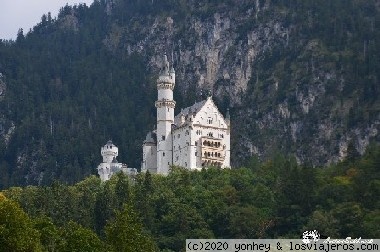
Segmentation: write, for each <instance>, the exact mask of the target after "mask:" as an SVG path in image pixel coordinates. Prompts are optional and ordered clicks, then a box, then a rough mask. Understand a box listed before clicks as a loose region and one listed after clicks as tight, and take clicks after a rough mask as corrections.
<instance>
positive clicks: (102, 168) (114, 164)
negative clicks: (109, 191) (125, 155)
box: [97, 140, 137, 181]
mask: <svg viewBox="0 0 380 252" xmlns="http://www.w3.org/2000/svg"><path fill="white" fill-rule="evenodd" d="M100 153H101V155H102V157H103V162H102V163H100V164H99V165H98V168H97V170H98V174H99V176H100V179H101V180H102V181H107V180H109V179H110V178H111V177H112V175H113V174H115V173H117V172H120V171H122V172H124V173H125V174H127V175H135V174H137V169H136V168H128V167H127V165H126V164H123V163H119V162H118V161H117V159H116V158H117V156H118V155H119V148H117V147H116V145H114V144H113V143H112V141H111V140H110V141H108V142H107V143H106V145H104V146H103V147H102V148H101V151H100Z"/></svg>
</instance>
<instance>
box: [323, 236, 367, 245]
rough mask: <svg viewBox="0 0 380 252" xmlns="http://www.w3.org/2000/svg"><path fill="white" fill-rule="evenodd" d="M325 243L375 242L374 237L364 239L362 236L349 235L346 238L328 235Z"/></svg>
mask: <svg viewBox="0 0 380 252" xmlns="http://www.w3.org/2000/svg"><path fill="white" fill-rule="evenodd" d="M323 243H334V244H354V243H367V244H368V243H373V239H362V238H361V237H359V238H355V239H352V238H351V237H347V238H346V239H331V238H330V237H327V239H326V240H324V241H323Z"/></svg>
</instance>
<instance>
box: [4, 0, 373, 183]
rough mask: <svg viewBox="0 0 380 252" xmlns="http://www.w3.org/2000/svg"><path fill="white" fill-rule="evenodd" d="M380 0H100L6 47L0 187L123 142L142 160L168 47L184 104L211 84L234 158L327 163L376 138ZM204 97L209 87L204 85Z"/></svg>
mask: <svg viewBox="0 0 380 252" xmlns="http://www.w3.org/2000/svg"><path fill="white" fill-rule="evenodd" d="M379 17H380V15H379V1H375V0H370V1H361V0H350V1H343V0H336V1H332V0H331V1H322V0H319V1H311V0H306V1H291V2H288V1H281V0H271V1H269V0H266V1H263V0H257V1H256V0H255V1H254V0H244V1H236V0H229V1H220V2H219V1H218V2H215V1H190V0H189V1H185V0H181V1H172V0H163V1H151V0H150V1H148V0H140V1H127V0H114V1H112V0H108V1H104V0H102V1H95V3H94V4H93V5H91V6H90V7H87V6H84V5H79V6H75V7H70V6H66V7H64V8H62V10H61V12H60V14H59V17H58V18H57V19H51V17H49V16H43V17H42V19H41V22H40V23H39V24H38V25H37V26H36V27H34V29H33V31H32V32H30V33H28V34H26V35H24V34H22V33H20V34H19V36H18V38H17V40H16V41H15V42H7V41H2V43H0V72H2V73H3V74H4V75H5V78H4V82H5V83H6V92H5V94H3V95H2V98H1V99H0V103H1V107H0V113H1V115H2V119H1V121H0V123H1V125H2V127H1V134H2V136H3V139H4V141H3V142H2V144H1V146H0V150H1V152H0V153H1V154H0V160H1V161H0V170H1V172H2V174H6V175H4V176H3V178H2V181H1V186H4V187H5V186H8V185H10V184H38V183H42V184H44V183H50V182H51V181H52V180H54V179H61V180H63V181H67V182H70V183H72V182H74V181H78V180H79V179H80V178H82V177H83V176H85V175H87V174H90V173H94V172H95V167H96V165H97V164H98V162H99V161H100V155H99V148H100V146H102V145H103V144H104V143H105V142H106V141H107V140H108V138H112V139H113V140H114V142H115V143H116V144H117V145H118V146H119V149H120V150H121V153H120V159H121V161H123V162H126V163H127V164H129V165H130V166H132V167H139V162H140V159H141V157H140V156H141V143H142V139H143V137H144V132H146V131H147V130H150V129H151V128H152V127H153V126H154V123H155V108H154V101H155V99H156V98H155V96H156V94H155V92H156V91H155V78H156V75H157V72H158V68H159V67H160V65H161V57H162V54H164V53H167V54H168V56H169V58H171V59H172V60H173V61H174V66H175V68H176V76H177V85H176V90H175V100H176V101H177V109H180V108H181V107H184V106H188V105H191V104H192V103H193V102H194V101H195V100H199V99H201V96H202V90H207V89H209V90H212V93H213V96H214V100H215V101H216V103H217V104H218V106H219V108H220V110H221V112H222V113H225V111H226V110H227V108H228V107H230V110H231V117H232V127H233V129H232V142H233V148H232V151H233V155H232V157H233V158H232V162H233V164H235V165H240V164H242V161H244V160H245V159H246V158H248V157H250V156H251V155H253V154H257V155H259V156H260V157H262V158H263V159H265V158H267V157H269V156H271V155H273V154H274V153H276V152H284V153H287V154H291V155H295V156H296V158H297V159H298V160H299V162H304V163H309V164H311V165H322V164H325V163H329V162H336V161H337V160H339V159H340V158H342V157H344V156H345V155H346V150H347V146H348V145H349V144H351V145H353V146H355V148H356V150H357V151H358V152H360V153H363V151H364V149H365V147H366V146H367V145H368V143H369V142H370V141H379V134H378V132H379V123H380V113H379V111H380V104H379V100H380V99H379V92H380V90H379V73H380V69H379V68H380V62H379V60H380V52H379V50H380V49H379V48H378V47H377V46H376V45H377V44H378V41H379V39H380V32H379V29H377V27H379V26H380V19H379ZM203 93H205V92H203Z"/></svg>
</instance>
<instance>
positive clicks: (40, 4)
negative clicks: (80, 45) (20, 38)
mask: <svg viewBox="0 0 380 252" xmlns="http://www.w3.org/2000/svg"><path fill="white" fill-rule="evenodd" d="M93 1H94V0H0V39H13V40H14V39H16V36H17V32H18V30H19V29H20V28H22V29H23V30H24V34H26V33H27V32H28V31H29V29H30V28H33V26H35V25H36V24H37V23H39V22H40V21H41V17H42V15H43V14H47V13H48V12H50V13H51V16H52V17H53V18H54V17H56V16H57V15H58V12H59V9H60V8H61V7H63V6H65V5H66V3H67V4H69V5H74V4H78V3H85V4H86V5H87V6H90V5H91V3H92V2H93Z"/></svg>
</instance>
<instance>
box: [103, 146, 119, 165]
mask: <svg viewBox="0 0 380 252" xmlns="http://www.w3.org/2000/svg"><path fill="white" fill-rule="evenodd" d="M100 153H101V155H102V156H103V163H111V162H112V160H113V159H114V158H115V159H116V157H117V156H118V155H119V149H118V148H117V147H116V145H114V144H113V143H112V141H111V140H110V141H108V142H107V143H106V145H104V146H103V147H102V148H101V151H100Z"/></svg>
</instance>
